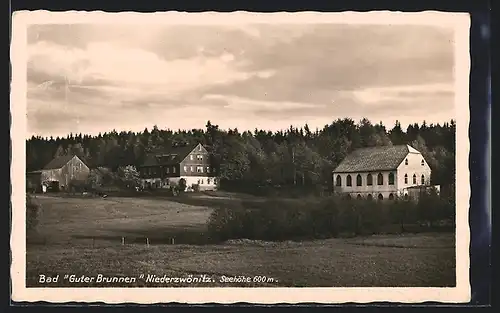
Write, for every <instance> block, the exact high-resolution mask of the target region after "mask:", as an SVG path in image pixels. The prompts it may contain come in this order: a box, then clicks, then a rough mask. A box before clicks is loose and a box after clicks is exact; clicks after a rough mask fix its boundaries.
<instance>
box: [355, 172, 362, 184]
mask: <svg viewBox="0 0 500 313" xmlns="http://www.w3.org/2000/svg"><path fill="white" fill-rule="evenodd" d="M361 185H362V181H361V175H359V174H358V176H356V186H361Z"/></svg>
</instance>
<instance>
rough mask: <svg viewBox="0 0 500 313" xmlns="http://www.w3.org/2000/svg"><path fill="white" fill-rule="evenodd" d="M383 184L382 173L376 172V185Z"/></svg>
mask: <svg viewBox="0 0 500 313" xmlns="http://www.w3.org/2000/svg"><path fill="white" fill-rule="evenodd" d="M383 184H384V175H382V173H378V175H377V185H383Z"/></svg>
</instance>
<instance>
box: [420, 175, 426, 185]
mask: <svg viewBox="0 0 500 313" xmlns="http://www.w3.org/2000/svg"><path fill="white" fill-rule="evenodd" d="M420 182H421V183H422V185H425V176H424V175H423V174H422V177H420Z"/></svg>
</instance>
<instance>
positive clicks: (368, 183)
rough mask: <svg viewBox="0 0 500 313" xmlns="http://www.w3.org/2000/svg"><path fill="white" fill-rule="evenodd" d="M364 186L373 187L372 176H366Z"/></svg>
mask: <svg viewBox="0 0 500 313" xmlns="http://www.w3.org/2000/svg"><path fill="white" fill-rule="evenodd" d="M366 184H367V185H368V186H371V185H373V177H372V174H368V176H366Z"/></svg>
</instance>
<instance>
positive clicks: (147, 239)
mask: <svg viewBox="0 0 500 313" xmlns="http://www.w3.org/2000/svg"><path fill="white" fill-rule="evenodd" d="M146 244H147V246H148V248H149V238H146Z"/></svg>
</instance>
